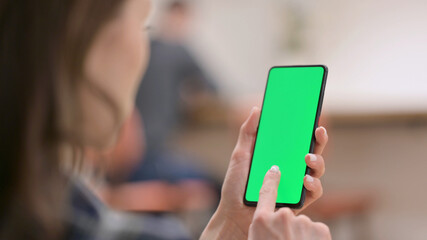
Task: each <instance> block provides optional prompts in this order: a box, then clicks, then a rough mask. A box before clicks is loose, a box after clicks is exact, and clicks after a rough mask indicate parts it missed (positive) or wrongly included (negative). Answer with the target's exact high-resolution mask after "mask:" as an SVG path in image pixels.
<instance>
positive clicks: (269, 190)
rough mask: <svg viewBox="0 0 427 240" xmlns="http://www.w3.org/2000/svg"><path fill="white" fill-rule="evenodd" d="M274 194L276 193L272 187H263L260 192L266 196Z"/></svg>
mask: <svg viewBox="0 0 427 240" xmlns="http://www.w3.org/2000/svg"><path fill="white" fill-rule="evenodd" d="M273 192H274V189H273V188H272V187H271V186H269V185H264V186H262V187H261V190H259V195H260V196H261V195H262V196H265V195H268V194H271V193H273Z"/></svg>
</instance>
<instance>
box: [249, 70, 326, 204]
mask: <svg viewBox="0 0 427 240" xmlns="http://www.w3.org/2000/svg"><path fill="white" fill-rule="evenodd" d="M327 74H328V68H327V67H326V66H324V65H306V66H275V67H272V68H271V69H270V71H269V74H268V79H267V84H266V89H265V94H264V101H263V104H262V110H261V116H260V120H259V125H258V132H257V136H256V140H255V145H254V149H253V154H252V162H251V166H250V170H249V175H248V180H247V184H246V190H245V194H244V199H243V201H244V203H245V204H246V205H248V206H256V204H257V202H258V199H259V191H260V189H261V186H262V183H263V181H264V176H265V174H266V173H267V171H268V170H269V169H270V168H271V166H273V165H277V166H279V168H280V172H281V178H280V184H279V189H278V193H277V200H276V207H290V208H301V207H302V206H303V205H304V199H305V192H306V190H305V188H304V185H303V180H304V176H305V175H306V174H308V173H309V171H310V169H309V168H308V167H307V165H306V163H305V160H304V158H305V155H306V154H307V153H312V152H313V148H314V144H315V136H314V131H315V130H316V128H317V125H318V120H319V116H320V111H321V109H322V102H323V95H324V91H325V85H326V78H327Z"/></svg>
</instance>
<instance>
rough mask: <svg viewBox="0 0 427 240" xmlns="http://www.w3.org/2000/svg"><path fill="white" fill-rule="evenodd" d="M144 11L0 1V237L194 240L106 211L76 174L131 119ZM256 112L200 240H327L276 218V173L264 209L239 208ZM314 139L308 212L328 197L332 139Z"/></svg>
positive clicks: (68, 2)
mask: <svg viewBox="0 0 427 240" xmlns="http://www.w3.org/2000/svg"><path fill="white" fill-rule="evenodd" d="M149 9H150V1H149V0H64V1H33V0H2V1H1V2H0V39H1V40H0V111H1V112H2V117H1V119H0V121H1V122H0V136H1V138H0V149H1V151H0V159H1V162H0V177H1V179H0V180H1V181H0V184H1V185H0V239H43V240H49V239H81V240H84V239H188V238H189V236H188V235H186V232H185V230H184V229H182V227H181V226H180V225H179V222H178V221H176V219H173V218H171V217H168V216H164V215H162V216H156V215H150V214H146V213H145V214H144V213H140V214H138V215H136V214H130V213H128V214H125V213H119V212H115V211H112V210H110V209H109V208H107V207H106V206H105V205H103V204H102V202H101V201H100V200H99V199H98V198H97V197H96V195H95V194H94V193H93V192H92V191H91V190H89V189H88V187H87V185H86V184H84V183H83V182H82V181H81V176H80V175H79V172H82V171H85V170H87V164H88V163H87V162H86V161H84V159H83V158H82V155H83V152H84V150H86V149H96V150H97V151H101V150H106V149H108V148H109V147H110V146H112V145H113V144H114V143H115V141H116V140H117V137H118V135H119V130H120V128H121V126H122V124H123V122H124V121H125V119H126V118H128V117H129V116H130V115H131V113H132V111H133V109H134V100H135V96H136V90H137V88H138V84H139V81H140V79H141V75H142V74H143V72H144V70H145V65H146V63H147V57H148V44H147V39H146V33H145V31H144V24H145V21H146V18H147V16H148V14H149ZM259 114H260V110H259V109H258V108H254V109H253V111H252V112H251V114H250V116H249V117H248V119H247V120H246V122H245V123H244V124H243V125H242V128H241V131H240V136H239V139H238V142H237V144H236V148H235V150H234V152H233V154H232V156H231V160H230V165H229V168H228V171H227V174H226V177H225V180H224V184H223V188H222V195H221V201H220V204H219V206H218V208H217V210H216V212H215V214H214V215H213V216H212V218H211V220H210V222H209V224H208V226H207V227H206V229H205V231H204V232H203V235H202V237H201V238H202V239H213V238H215V239H218V238H221V239H231V238H233V239H236V238H239V239H240V238H249V239H261V238H269V236H272V235H274V236H276V237H280V238H285V237H288V236H289V237H288V238H287V239H330V234H329V230H328V228H327V227H326V225H324V224H321V223H314V222H312V221H311V220H310V219H308V218H307V217H305V216H302V215H298V216H296V215H295V214H298V213H299V212H300V210H299V211H295V212H292V211H291V210H289V209H287V208H283V209H281V210H279V211H276V212H275V211H274V207H275V204H274V203H275V198H276V192H277V185H278V183H279V179H280V171H279V169H277V167H272V170H270V171H268V172H267V174H266V177H265V182H264V185H263V188H262V190H261V194H260V202H259V205H258V207H257V208H252V207H247V206H245V205H244V204H243V202H242V199H243V193H244V187H245V182H246V177H247V174H248V171H249V163H250V157H251V152H252V146H253V143H254V140H255V135H256V129H257V124H258V120H259ZM315 134H316V139H317V143H316V147H315V151H316V152H315V155H316V157H317V158H316V159H317V161H310V160H309V159H310V157H311V159H313V155H307V156H306V162H307V164H308V166H310V167H311V168H312V169H313V171H312V173H311V176H309V175H307V176H306V177H305V179H304V186H305V187H306V188H307V190H308V192H307V198H306V202H305V206H304V208H305V207H307V206H308V205H310V204H311V203H313V202H314V201H315V200H317V199H318V198H319V197H320V196H321V194H322V185H321V182H320V179H319V178H320V177H321V176H322V175H323V173H324V161H323V158H322V156H321V154H322V151H323V148H324V147H325V145H326V142H327V134H326V130H325V129H324V128H319V129H316V132H315ZM73 169H74V170H75V171H73ZM73 172H74V173H73Z"/></svg>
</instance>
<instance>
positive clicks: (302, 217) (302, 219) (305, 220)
mask: <svg viewBox="0 0 427 240" xmlns="http://www.w3.org/2000/svg"><path fill="white" fill-rule="evenodd" d="M296 219H297V221H298V222H300V223H302V224H309V223H311V219H310V218H309V217H307V216H306V215H299V216H297V217H296Z"/></svg>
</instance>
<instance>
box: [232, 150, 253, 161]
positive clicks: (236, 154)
mask: <svg viewBox="0 0 427 240" xmlns="http://www.w3.org/2000/svg"><path fill="white" fill-rule="evenodd" d="M232 156H233V158H234V159H235V160H237V161H245V160H247V159H249V158H250V157H251V154H250V153H249V152H247V151H244V150H243V149H241V148H239V147H237V148H236V149H234V151H233V154H232Z"/></svg>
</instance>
